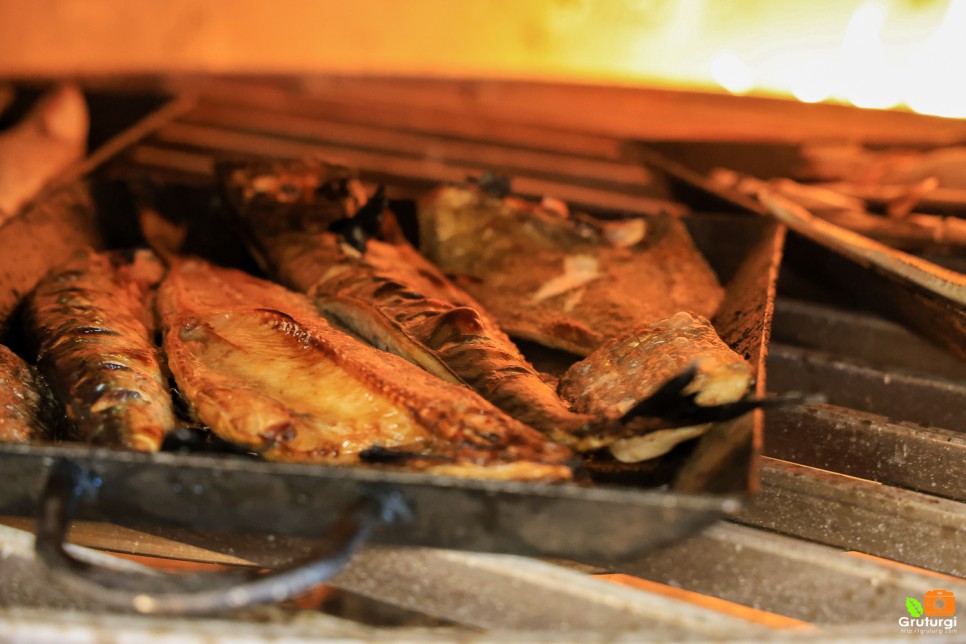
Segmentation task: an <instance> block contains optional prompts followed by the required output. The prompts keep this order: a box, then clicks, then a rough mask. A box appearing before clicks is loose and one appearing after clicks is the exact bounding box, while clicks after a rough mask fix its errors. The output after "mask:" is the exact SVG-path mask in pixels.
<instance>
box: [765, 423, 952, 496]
mask: <svg viewBox="0 0 966 644" xmlns="http://www.w3.org/2000/svg"><path fill="white" fill-rule="evenodd" d="M764 453H765V455H766V456H770V457H773V458H776V459H782V460H785V461H791V462H795V463H800V464H802V465H808V466H811V467H817V468H821V469H824V470H830V471H832V472H840V473H842V474H847V475H849V476H855V477H861V478H864V479H868V480H870V481H878V482H879V483H886V484H888V485H894V486H898V487H903V488H908V489H910V490H918V491H920V492H928V493H930V494H935V495H938V496H943V497H947V498H950V499H956V500H957V501H966V437H964V436H963V434H962V433H960V432H956V431H952V430H948V429H936V428H932V427H921V426H918V425H913V424H909V423H901V424H900V423H893V422H889V421H888V420H887V419H885V418H882V417H881V416H875V415H872V414H865V413H861V412H856V411H853V410H849V409H844V408H841V407H833V406H830V405H810V406H808V407H802V408H798V409H780V410H773V411H769V412H768V413H767V414H766V415H765V449H764Z"/></svg>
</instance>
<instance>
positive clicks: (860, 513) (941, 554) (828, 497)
mask: <svg viewBox="0 0 966 644" xmlns="http://www.w3.org/2000/svg"><path fill="white" fill-rule="evenodd" d="M761 479H762V480H761V483H762V486H761V492H760V494H759V495H758V496H756V497H755V500H754V502H753V503H752V504H751V507H749V508H748V509H747V510H745V511H743V512H742V513H741V514H740V515H739V516H738V518H737V521H739V522H741V523H743V524H746V525H751V526H755V527H758V528H763V529H766V530H773V531H775V532H780V533H782V534H787V535H791V536H795V537H800V538H802V539H807V540H809V541H814V542H818V543H824V544H826V545H830V546H837V547H840V548H846V549H850V550H858V551H861V552H865V553H868V554H872V555H876V556H878V557H884V558H887V559H892V560H894V561H899V562H902V563H907V564H911V565H914V566H919V567H922V568H926V569H929V570H934V571H937V572H942V573H947V574H950V575H956V576H958V577H966V531H963V530H962V526H964V525H966V505H964V504H962V503H958V502H956V501H950V500H946V499H939V498H936V497H934V496H929V495H926V494H921V493H918V492H910V491H908V490H902V489H899V488H895V487H890V486H886V485H880V484H878V483H873V482H870V481H866V480H862V479H857V478H853V477H850V476H844V475H842V474H834V473H832V472H825V471H822V470H815V469H813V468H810V467H804V466H802V465H796V464H792V463H786V462H784V461H776V460H773V459H765V464H764V466H763V468H762V471H761Z"/></svg>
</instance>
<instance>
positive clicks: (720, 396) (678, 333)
mask: <svg viewBox="0 0 966 644" xmlns="http://www.w3.org/2000/svg"><path fill="white" fill-rule="evenodd" d="M689 365H693V367H694V369H695V371H696V373H695V377H694V379H693V380H692V381H691V382H690V383H689V384H688V385H687V386H686V387H685V388H684V390H683V393H684V394H686V395H688V396H689V397H690V398H691V400H692V401H693V404H694V405H697V406H698V407H705V408H710V407H715V406H720V405H727V404H729V403H735V402H737V401H739V400H741V399H742V398H744V397H745V395H746V394H747V393H748V390H749V389H750V387H751V382H752V370H751V366H750V365H749V364H748V363H747V362H746V361H745V360H744V359H743V358H742V357H741V356H740V355H738V354H737V353H735V352H734V351H732V350H731V348H729V347H728V345H726V344H725V343H724V342H722V341H721V339H720V338H719V337H718V334H717V332H716V331H715V329H714V327H713V326H711V323H710V322H708V320H706V319H705V318H703V317H700V316H696V315H692V314H690V313H685V312H680V313H676V314H675V315H672V316H671V317H669V318H667V319H664V320H660V321H659V322H654V323H650V324H644V325H641V326H639V327H637V328H635V329H634V330H633V331H631V332H630V333H626V334H624V335H622V336H619V337H616V338H613V339H611V340H609V341H608V342H606V343H605V344H604V345H603V346H602V347H600V348H599V349H597V351H595V352H594V353H593V354H591V356H590V357H588V358H587V359H585V360H582V361H580V362H578V363H576V364H575V365H573V366H572V367H570V369H568V370H567V372H566V373H565V374H564V375H563V377H562V378H561V379H560V385H559V391H560V393H561V395H562V396H563V397H564V398H565V399H566V400H569V401H570V402H571V403H572V404H573V407H574V409H575V410H578V411H580V412H584V413H588V414H595V415H601V416H605V417H609V418H620V417H622V416H624V415H625V414H627V413H628V412H629V411H630V410H631V409H632V408H634V407H635V406H637V405H639V404H640V402H639V401H641V400H648V399H649V398H650V397H651V396H653V395H654V394H655V392H657V391H658V390H659V389H660V388H661V387H662V386H664V384H665V382H666V381H667V379H668V378H673V377H675V376H677V374H679V373H681V371H682V370H683V369H686V368H687V367H688V366H689ZM709 427H710V425H709V424H701V425H696V426H691V427H678V428H674V429H662V430H659V431H656V432H652V433H648V434H646V435H643V436H637V437H633V438H625V439H622V440H620V441H617V442H615V443H613V444H612V445H611V446H610V450H611V453H612V454H613V455H614V457H615V458H617V459H618V460H620V461H623V462H637V461H642V460H647V459H651V458H655V457H657V456H660V455H662V454H664V453H666V452H668V451H670V450H671V448H673V447H674V446H675V445H677V444H678V443H680V442H682V441H685V440H688V439H691V438H695V437H697V436H700V435H701V434H703V433H704V432H705V431H707V429H708V428H709Z"/></svg>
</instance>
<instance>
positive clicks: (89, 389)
mask: <svg viewBox="0 0 966 644" xmlns="http://www.w3.org/2000/svg"><path fill="white" fill-rule="evenodd" d="M163 272H164V268H163V266H162V265H161V263H160V261H159V260H158V258H157V257H155V256H154V254H153V253H151V252H150V251H146V250H139V251H136V252H134V253H133V255H132V254H129V253H125V252H121V251H113V252H107V253H96V252H94V251H84V252H80V253H78V254H77V255H75V256H74V257H73V258H72V259H71V260H70V261H68V262H67V263H66V264H65V265H63V266H61V267H60V268H57V269H54V270H53V271H51V272H50V273H48V274H47V276H45V277H44V278H43V279H41V281H40V282H39V283H38V284H37V286H36V288H35V289H34V292H33V293H32V294H31V296H30V298H29V300H28V305H27V323H28V331H29V333H30V334H31V336H32V338H33V340H34V344H35V345H36V347H37V364H38V366H39V368H40V370H41V372H42V373H44V375H45V376H46V377H47V380H48V382H49V383H50V384H51V387H52V389H53V391H54V394H55V395H56V397H57V398H58V400H59V401H60V403H61V404H62V405H63V406H64V408H65V410H66V412H67V418H68V420H69V421H70V423H71V425H72V426H73V431H72V434H73V435H72V438H75V439H78V440H81V441H84V442H87V443H91V444H95V445H104V446H110V447H119V448H123V449H131V450H137V451H143V452H155V451H158V450H159V449H160V446H161V442H162V440H163V438H164V435H165V434H166V433H167V432H168V431H170V430H171V429H172V428H173V427H174V426H175V424H176V419H175V414H174V407H173V403H172V400H171V396H170V393H169V391H168V387H167V379H166V377H165V375H164V372H163V370H162V366H161V360H160V357H159V353H158V350H157V348H156V347H155V346H154V342H153V336H154V332H153V326H154V322H153V307H152V297H153V296H152V292H151V291H152V289H153V288H154V287H155V286H156V285H157V284H158V283H159V282H160V280H161V276H162V275H163Z"/></svg>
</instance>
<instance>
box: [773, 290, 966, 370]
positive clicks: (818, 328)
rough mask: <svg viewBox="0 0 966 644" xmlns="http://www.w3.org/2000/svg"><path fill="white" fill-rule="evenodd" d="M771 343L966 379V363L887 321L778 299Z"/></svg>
mask: <svg viewBox="0 0 966 644" xmlns="http://www.w3.org/2000/svg"><path fill="white" fill-rule="evenodd" d="M772 340H773V341H776V342H779V343H781V344H785V345H790V346H797V347H801V348H805V349H814V350H816V351H823V352H826V353H832V354H835V355H838V356H842V357H846V358H850V359H854V360H859V361H862V362H866V363H869V364H872V365H877V366H881V367H884V368H891V369H896V368H898V369H904V370H909V371H914V372H922V371H924V370H925V371H927V372H928V373H929V374H930V375H933V376H940V377H944V378H949V379H957V380H963V379H966V362H963V361H962V360H959V359H957V358H955V357H953V356H951V355H950V354H949V353H948V352H947V351H945V350H943V349H941V348H939V347H937V346H936V345H934V344H932V343H931V342H927V341H925V340H923V339H922V338H920V337H919V336H917V335H915V334H914V333H911V332H910V331H908V330H907V329H905V328H904V327H902V326H900V325H898V324H896V323H894V322H889V321H888V320H884V319H882V318H878V317H875V316H873V315H869V314H867V313H859V312H856V311H845V310H842V309H837V308H833V307H831V306H824V305H821V304H816V303H814V302H805V301H802V300H795V299H790V298H787V297H779V298H778V300H777V301H776V302H775V318H774V331H773V333H772Z"/></svg>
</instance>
